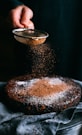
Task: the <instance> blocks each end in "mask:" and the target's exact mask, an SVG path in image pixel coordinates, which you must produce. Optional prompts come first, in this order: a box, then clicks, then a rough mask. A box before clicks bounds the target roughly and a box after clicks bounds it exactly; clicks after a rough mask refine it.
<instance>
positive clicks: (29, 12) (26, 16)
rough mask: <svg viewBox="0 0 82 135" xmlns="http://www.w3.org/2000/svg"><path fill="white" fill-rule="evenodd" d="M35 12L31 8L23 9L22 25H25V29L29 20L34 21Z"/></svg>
mask: <svg viewBox="0 0 82 135" xmlns="http://www.w3.org/2000/svg"><path fill="white" fill-rule="evenodd" d="M32 17H33V12H32V10H31V9H29V8H23V10H22V16H21V24H23V25H24V26H25V27H28V25H29V24H30V23H29V20H30V19H32Z"/></svg>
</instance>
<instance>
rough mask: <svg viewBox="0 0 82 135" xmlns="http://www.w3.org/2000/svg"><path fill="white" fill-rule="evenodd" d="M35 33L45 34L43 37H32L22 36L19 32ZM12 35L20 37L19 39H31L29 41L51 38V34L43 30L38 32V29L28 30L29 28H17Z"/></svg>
mask: <svg viewBox="0 0 82 135" xmlns="http://www.w3.org/2000/svg"><path fill="white" fill-rule="evenodd" d="M25 30H27V31H32V32H33V31H34V32H39V33H41V34H43V36H31V35H26V36H25V35H20V34H19V33H17V32H22V31H25ZM12 33H13V34H14V35H15V36H18V37H22V38H29V39H42V38H47V37H48V36H49V34H48V33H47V32H45V31H42V30H37V29H28V28H17V29H14V30H12Z"/></svg>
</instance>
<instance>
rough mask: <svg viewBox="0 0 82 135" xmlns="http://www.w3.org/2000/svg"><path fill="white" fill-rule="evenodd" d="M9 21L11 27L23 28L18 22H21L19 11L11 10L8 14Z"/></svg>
mask: <svg viewBox="0 0 82 135" xmlns="http://www.w3.org/2000/svg"><path fill="white" fill-rule="evenodd" d="M9 19H10V22H11V26H12V27H14V28H18V27H21V28H23V27H24V25H23V24H21V22H20V20H21V10H17V11H16V10H12V11H11V12H10V14H9Z"/></svg>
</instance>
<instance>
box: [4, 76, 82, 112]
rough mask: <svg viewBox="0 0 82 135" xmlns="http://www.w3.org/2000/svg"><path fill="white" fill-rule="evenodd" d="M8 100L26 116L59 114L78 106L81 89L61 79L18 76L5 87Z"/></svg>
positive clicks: (66, 79) (75, 84) (70, 80)
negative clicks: (49, 113)
mask: <svg viewBox="0 0 82 135" xmlns="http://www.w3.org/2000/svg"><path fill="white" fill-rule="evenodd" d="M5 90H6V93H7V96H8V99H9V100H10V101H11V103H12V105H13V104H14V105H15V106H16V107H17V108H18V110H19V109H20V110H21V111H23V112H25V113H27V114H41V113H48V112H54V111H56V112H59V111H62V110H64V109H66V108H68V107H71V106H73V105H76V104H78V102H79V101H80V98H81V87H80V86H79V85H78V84H77V83H76V82H74V81H73V80H72V79H68V78H63V77H58V76H54V77H33V76H31V75H30V76H29V75H25V76H20V77H17V78H14V79H12V80H10V81H9V82H8V83H7V85H6V89H5Z"/></svg>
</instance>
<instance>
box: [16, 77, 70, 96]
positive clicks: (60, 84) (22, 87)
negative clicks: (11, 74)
mask: <svg viewBox="0 0 82 135" xmlns="http://www.w3.org/2000/svg"><path fill="white" fill-rule="evenodd" d="M70 88H71V86H69V85H68V84H66V83H65V82H64V81H62V80H60V79H59V78H49V77H43V78H41V79H38V78H37V79H32V80H29V81H18V82H16V87H15V91H17V93H18V94H19V95H29V96H38V97H44V96H49V95H51V94H53V93H54V94H55V93H58V92H61V91H65V90H67V89H70Z"/></svg>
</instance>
